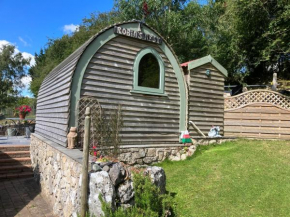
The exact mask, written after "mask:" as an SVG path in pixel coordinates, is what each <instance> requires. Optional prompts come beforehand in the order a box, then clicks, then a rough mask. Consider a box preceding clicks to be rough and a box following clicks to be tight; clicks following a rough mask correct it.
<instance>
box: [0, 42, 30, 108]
mask: <svg viewBox="0 0 290 217" xmlns="http://www.w3.org/2000/svg"><path fill="white" fill-rule="evenodd" d="M29 63H30V59H25V58H24V57H23V56H22V54H21V53H17V54H15V47H14V46H13V45H4V46H3V47H2V48H0V78H1V79H0V108H5V107H9V106H11V105H12V104H13V103H15V101H16V96H17V94H18V90H17V88H18V87H22V82H21V78H22V77H24V76H25V75H26V70H27V68H26V67H27V66H28V65H29Z"/></svg>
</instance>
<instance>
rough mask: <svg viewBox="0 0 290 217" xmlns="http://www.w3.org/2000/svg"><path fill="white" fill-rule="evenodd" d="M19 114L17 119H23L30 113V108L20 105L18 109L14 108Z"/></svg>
mask: <svg viewBox="0 0 290 217" xmlns="http://www.w3.org/2000/svg"><path fill="white" fill-rule="evenodd" d="M15 110H17V111H18V112H19V118H20V119H25V116H26V115H27V114H28V113H30V112H31V108H30V107H29V106H28V105H22V106H19V107H18V108H15Z"/></svg>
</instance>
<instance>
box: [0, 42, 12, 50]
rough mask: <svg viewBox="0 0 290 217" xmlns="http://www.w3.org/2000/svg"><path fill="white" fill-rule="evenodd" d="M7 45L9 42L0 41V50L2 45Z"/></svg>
mask: <svg viewBox="0 0 290 217" xmlns="http://www.w3.org/2000/svg"><path fill="white" fill-rule="evenodd" d="M7 44H11V43H10V42H9V41H6V40H0V49H1V48H2V47H3V46H4V45H7Z"/></svg>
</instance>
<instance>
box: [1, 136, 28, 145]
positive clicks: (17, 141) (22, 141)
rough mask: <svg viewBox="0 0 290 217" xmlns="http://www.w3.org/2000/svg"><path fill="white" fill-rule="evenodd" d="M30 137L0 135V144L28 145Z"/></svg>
mask: <svg viewBox="0 0 290 217" xmlns="http://www.w3.org/2000/svg"><path fill="white" fill-rule="evenodd" d="M29 144H30V138H25V137H24V136H17V137H16V136H11V137H8V138H7V137H6V136H0V145H29Z"/></svg>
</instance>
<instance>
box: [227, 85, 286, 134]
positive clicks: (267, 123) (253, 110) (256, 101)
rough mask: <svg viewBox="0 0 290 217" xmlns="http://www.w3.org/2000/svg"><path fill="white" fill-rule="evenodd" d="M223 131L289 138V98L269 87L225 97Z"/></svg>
mask: <svg viewBox="0 0 290 217" xmlns="http://www.w3.org/2000/svg"><path fill="white" fill-rule="evenodd" d="M224 135H225V136H236V137H247V138H269V139H290V98H289V97H286V96H284V95H282V94H279V93H277V92H273V91H268V90H253V91H248V92H245V93H242V94H239V95H237V96H234V97H228V98H225V116H224Z"/></svg>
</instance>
